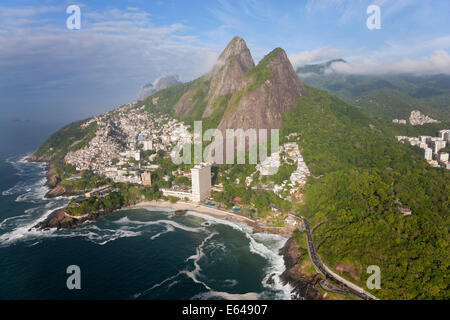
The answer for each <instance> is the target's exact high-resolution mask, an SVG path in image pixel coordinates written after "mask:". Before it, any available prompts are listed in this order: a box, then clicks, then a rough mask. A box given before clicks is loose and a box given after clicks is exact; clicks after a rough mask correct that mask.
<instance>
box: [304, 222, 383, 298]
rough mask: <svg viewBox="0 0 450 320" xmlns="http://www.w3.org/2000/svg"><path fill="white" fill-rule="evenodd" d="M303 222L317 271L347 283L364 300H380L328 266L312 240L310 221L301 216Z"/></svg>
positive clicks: (336, 280)
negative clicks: (321, 258)
mask: <svg viewBox="0 0 450 320" xmlns="http://www.w3.org/2000/svg"><path fill="white" fill-rule="evenodd" d="M301 219H302V221H303V224H304V226H305V231H306V240H307V241H308V253H309V257H310V258H311V261H312V263H313V265H314V267H315V269H316V271H317V272H319V273H321V274H322V275H323V276H324V277H325V278H326V279H329V280H332V281H334V282H337V283H338V284H340V285H345V286H346V287H347V288H346V289H347V290H348V291H349V292H350V293H352V294H354V295H356V296H357V297H359V298H361V299H364V300H379V299H378V298H377V297H375V296H374V295H372V294H371V293H370V292H367V291H366V290H364V289H363V288H361V287H358V286H357V285H355V284H354V283H352V282H350V281H348V280H347V279H344V278H343V277H341V276H339V275H338V274H336V273H335V272H333V271H332V270H331V269H330V268H328V267H327V266H326V265H325V264H323V262H322V261H321V260H320V257H319V255H318V254H317V251H316V249H315V247H314V243H313V240H312V233H311V229H310V227H309V221H308V220H307V219H306V218H305V217H301Z"/></svg>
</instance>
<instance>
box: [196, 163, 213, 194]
mask: <svg viewBox="0 0 450 320" xmlns="http://www.w3.org/2000/svg"><path fill="white" fill-rule="evenodd" d="M191 176H192V201H193V202H202V201H205V200H206V199H208V196H209V193H210V192H211V166H210V165H209V164H201V165H197V166H195V167H194V168H192V169H191Z"/></svg>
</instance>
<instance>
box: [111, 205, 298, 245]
mask: <svg viewBox="0 0 450 320" xmlns="http://www.w3.org/2000/svg"><path fill="white" fill-rule="evenodd" d="M139 208H163V209H171V210H174V211H177V210H186V211H193V212H197V213H200V214H205V215H208V216H211V217H214V218H217V219H221V220H226V221H231V222H238V223H245V224H246V225H248V226H250V227H251V228H252V229H253V232H254V233H263V232H267V233H273V234H278V235H283V236H287V237H291V236H292V233H293V231H294V230H295V228H294V229H292V228H287V227H270V226H260V225H259V224H258V223H257V222H256V221H254V220H252V219H250V218H247V217H244V216H241V215H238V214H235V213H232V212H228V211H224V210H220V209H217V208H213V207H207V206H204V205H201V204H196V203H192V202H184V201H178V202H176V203H171V202H169V201H164V200H152V201H142V202H139V203H137V204H135V205H131V206H127V207H124V208H122V209H119V210H126V209H139Z"/></svg>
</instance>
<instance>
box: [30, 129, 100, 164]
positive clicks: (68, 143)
mask: <svg viewBox="0 0 450 320" xmlns="http://www.w3.org/2000/svg"><path fill="white" fill-rule="evenodd" d="M85 122H86V120H83V121H77V122H74V123H71V124H69V125H67V126H65V127H64V128H62V129H60V130H58V131H57V132H56V133H54V134H53V135H52V136H51V137H50V138H49V139H47V141H45V142H44V143H43V144H42V145H41V146H40V147H39V148H38V149H37V150H36V152H35V153H34V155H35V156H37V157H52V156H54V155H63V156H64V155H66V154H67V153H68V152H69V151H76V150H79V149H82V148H84V147H85V146H87V145H88V144H89V142H90V141H91V140H92V139H93V138H94V137H95V133H96V131H97V123H96V122H92V123H91V124H90V125H89V126H87V127H86V128H82V127H81V125H82V124H83V123H85Z"/></svg>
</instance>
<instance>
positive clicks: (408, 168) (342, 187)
mask: <svg viewBox="0 0 450 320" xmlns="http://www.w3.org/2000/svg"><path fill="white" fill-rule="evenodd" d="M291 132H299V133H300V142H299V146H300V148H301V150H302V154H303V156H304V158H305V161H306V162H307V164H308V166H309V167H310V170H311V171H312V174H313V177H311V179H310V182H309V183H308V185H307V188H306V190H305V205H304V206H303V207H301V209H300V210H299V213H300V214H302V215H304V216H307V217H309V218H310V220H311V222H312V225H317V224H319V223H323V224H321V225H320V226H319V227H318V228H317V229H316V231H315V233H314V240H315V242H316V244H319V253H320V254H321V256H322V258H323V259H324V260H325V262H326V263H328V264H329V265H330V266H331V267H333V266H334V265H335V263H336V262H349V263H351V264H352V265H353V266H354V267H355V269H356V270H357V272H358V275H359V277H360V280H359V281H358V282H359V284H360V285H362V286H364V284H365V281H366V279H367V277H368V275H367V274H366V268H367V267H368V266H369V265H378V266H380V268H381V270H382V289H381V290H379V291H375V292H374V294H376V295H377V296H379V297H381V298H391V299H392V298H394V299H395V298H397V299H433V298H435V299H438V298H439V299H445V298H448V283H449V272H448V268H449V255H448V223H449V220H448V214H449V207H450V202H449V198H448V196H449V194H450V188H449V184H448V181H450V172H448V171H447V170H444V169H436V168H432V167H430V166H429V165H428V164H427V163H426V162H425V161H424V160H423V158H422V157H421V156H420V155H419V154H417V153H416V152H415V151H414V150H412V149H411V148H409V147H408V146H405V145H402V144H400V143H398V142H397V141H396V140H395V139H394V137H393V136H392V135H391V134H392V127H391V126H390V124H388V123H386V122H384V121H381V120H376V119H374V118H371V117H369V116H366V115H365V114H364V113H362V112H361V111H360V110H358V109H357V108H354V107H351V106H348V105H346V104H345V103H344V102H342V101H340V100H339V99H338V98H335V97H332V96H330V95H329V94H327V93H325V92H322V91H319V90H316V89H313V88H308V94H307V96H306V97H303V98H302V99H300V100H299V101H298V104H297V108H296V110H294V111H293V112H292V113H291V114H289V115H287V116H286V119H285V126H284V129H283V134H282V135H281V136H282V137H283V136H285V135H286V134H289V133H291ZM399 207H407V208H410V209H411V210H412V216H408V217H405V216H403V215H402V214H401V213H400V212H399V210H398V209H399ZM344 276H345V275H344ZM352 281H355V280H352Z"/></svg>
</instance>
